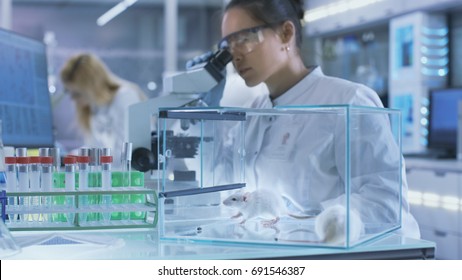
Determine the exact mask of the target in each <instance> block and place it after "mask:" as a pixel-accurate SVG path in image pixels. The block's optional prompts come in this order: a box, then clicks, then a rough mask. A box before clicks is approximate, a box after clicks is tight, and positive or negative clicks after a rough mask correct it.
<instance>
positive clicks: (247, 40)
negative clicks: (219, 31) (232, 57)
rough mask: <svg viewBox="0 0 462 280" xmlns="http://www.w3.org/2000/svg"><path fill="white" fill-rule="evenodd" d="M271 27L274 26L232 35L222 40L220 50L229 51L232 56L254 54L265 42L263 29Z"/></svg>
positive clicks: (253, 28) (249, 29)
mask: <svg viewBox="0 0 462 280" xmlns="http://www.w3.org/2000/svg"><path fill="white" fill-rule="evenodd" d="M271 26H273V25H272V24H264V25H259V26H255V27H251V28H246V29H242V30H239V31H237V32H234V33H231V34H229V35H228V36H226V37H224V38H223V39H221V41H220V42H219V43H218V48H219V49H227V50H228V51H230V52H231V54H234V53H235V52H238V53H240V54H243V55H244V54H248V53H250V52H252V51H253V50H254V49H255V47H256V46H257V45H258V44H260V43H261V42H263V38H264V37H263V32H262V31H263V29H265V28H270V27H271Z"/></svg>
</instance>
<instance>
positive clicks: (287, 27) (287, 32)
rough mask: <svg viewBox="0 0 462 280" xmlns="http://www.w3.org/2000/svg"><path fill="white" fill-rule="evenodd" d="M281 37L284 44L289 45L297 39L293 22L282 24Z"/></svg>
mask: <svg viewBox="0 0 462 280" xmlns="http://www.w3.org/2000/svg"><path fill="white" fill-rule="evenodd" d="M280 36H281V40H282V43H283V44H289V43H290V41H291V40H292V39H294V38H295V26H294V24H293V22H291V21H290V20H287V21H285V22H284V23H283V24H282V26H281V32H280Z"/></svg>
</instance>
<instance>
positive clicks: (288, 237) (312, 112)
mask: <svg viewBox="0 0 462 280" xmlns="http://www.w3.org/2000/svg"><path fill="white" fill-rule="evenodd" d="M400 117H401V114H400V111H399V110H391V109H384V108H367V107H355V106H351V105H335V106H296V107H289V106H287V107H276V108H272V109H264V110H262V109H244V108H210V109H207V108H171V109H168V108H164V109H161V111H160V113H159V118H160V121H159V124H160V127H159V136H158V138H159V140H158V141H159V143H160V146H159V147H160V148H159V161H160V162H161V163H162V170H161V171H162V172H161V178H160V184H159V190H158V193H159V213H160V216H159V227H158V228H159V235H160V237H161V239H166V240H172V239H173V240H188V241H190V240H191V241H211V242H215V241H222V242H232V243H247V244H267V245H268V244H270V245H296V246H315V247H342V248H349V247H353V246H356V245H358V244H361V243H363V242H366V241H369V240H372V239H375V238H378V237H381V236H384V235H385V234H387V233H389V232H393V231H395V230H397V229H399V228H400V227H401V223H402V216H401V202H402V197H401V195H402V190H401V188H402V186H401V174H402V173H401V169H402V164H401V153H400V145H401V142H400V140H401V138H400V132H401V128H400ZM183 120H185V121H188V123H189V124H190V126H189V128H188V129H186V130H184V129H182V128H181V127H180V126H179V125H178V123H181V121H183ZM263 124H267V125H268V127H269V129H268V131H267V132H266V133H267V135H265V137H263V136H261V137H259V136H257V135H255V131H256V129H252V128H255V126H256V125H263ZM284 124H286V125H284ZM287 124H291V125H289V126H288V125H287ZM395 125H396V126H395ZM377 127H379V128H380V129H379V131H377V130H376V129H377ZM390 127H391V128H390ZM326 128H327V129H326ZM371 129H374V130H375V132H374V133H371ZM172 130H173V132H172ZM317 132H319V133H317ZM313 133H316V138H315V139H313V137H312V135H313ZM181 135H182V136H185V135H187V136H188V137H197V139H198V140H199V141H198V143H197V146H192V147H191V149H192V150H194V151H195V152H194V153H191V155H192V156H191V157H188V158H184V157H183V156H184V153H182V152H177V150H178V149H179V150H180V151H181V149H182V148H183V147H182V146H177V145H172V144H171V143H175V142H176V140H174V138H175V137H177V136H181ZM230 136H232V137H230ZM265 139H275V142H274V143H275V144H274V145H272V146H265V145H264V143H263V142H264V141H265ZM278 139H280V141H277V140H278ZM295 139H313V140H314V141H304V142H303V146H300V145H296V142H294V141H296V140H295ZM384 141H386V144H383V147H382V148H383V149H384V150H383V151H382V152H384V153H385V150H386V163H382V162H380V161H377V160H376V159H374V162H376V161H377V163H375V164H373V163H371V162H366V160H365V158H364V157H365V153H364V148H365V145H364V144H365V143H366V145H377V143H383V142H384ZM169 143H170V144H169ZM326 143H332V144H331V145H332V146H330V145H327V146H326ZM309 150H316V151H317V152H316V154H314V155H310V153H308V151H309ZM334 150H335V151H334ZM382 152H380V153H382ZM307 153H308V154H307ZM177 155H181V156H179V157H178V156H177ZM324 158H325V159H324ZM334 158H335V163H332V162H331V163H329V165H330V164H335V166H337V168H336V170H337V171H338V173H337V174H331V173H329V174H326V173H325V172H323V170H322V169H323V168H321V167H320V164H322V165H323V166H324V165H325V164H327V162H329V160H328V159H334ZM284 159H285V161H284ZM258 160H260V162H259V164H258V165H255V162H256V161H258ZM294 162H296V163H297V168H294V166H293V163H294ZM379 162H380V163H379ZM259 169H264V172H265V174H266V175H265V176H258V174H262V173H258V172H259ZM329 170H330V169H329ZM260 171H261V170H260ZM304 176H307V177H304ZM375 177H377V178H376V179H377V180H379V181H380V180H382V179H383V180H386V182H387V184H386V186H385V185H382V184H380V187H379V186H378V187H379V188H384V189H383V194H386V195H384V197H377V198H376V199H378V200H383V204H384V205H386V207H385V208H384V209H381V210H378V209H377V208H376V207H377V204H376V203H369V202H367V201H369V199H370V198H369V197H368V198H366V199H364V197H361V193H362V192H363V191H366V192H367V191H368V190H371V189H368V190H365V189H366V188H369V186H366V185H367V182H369V181H370V182H373V181H374V180H375ZM300 182H303V183H300ZM374 182H375V181H374ZM380 182H381V181H380ZM358 184H359V185H360V186H361V190H359V189H358V188H360V187H359V186H358ZM363 184H365V185H364V186H363ZM269 187H271V189H272V190H273V191H274V193H276V194H277V195H280V196H281V198H282V199H283V201H284V203H285V206H286V207H287V211H274V213H285V212H288V213H291V214H294V216H305V217H310V216H312V215H315V216H316V218H307V219H299V218H294V217H293V216H292V215H282V216H281V217H274V216H273V217H269V221H272V223H271V224H267V223H266V222H268V217H267V213H268V212H270V213H272V212H271V211H267V210H268V207H274V206H273V205H268V204H261V206H256V207H253V208H252V207H251V209H254V210H252V211H257V213H251V214H252V215H250V216H251V217H254V218H253V219H249V220H247V221H244V222H243V223H242V221H241V220H238V219H233V218H232V216H233V215H234V214H236V213H235V212H233V211H232V209H230V208H229V207H225V206H224V205H222V203H221V202H222V200H223V199H225V198H226V197H229V195H230V194H234V193H237V194H238V195H237V196H236V197H245V194H246V193H248V192H249V193H251V192H253V191H254V190H259V189H263V190H265V188H269ZM324 190H331V191H328V192H324ZM371 191H372V190H371ZM332 192H335V193H336V195H334V196H332ZM268 201H271V200H270V199H269V200H268ZM358 202H361V203H358ZM243 203H246V202H245V201H244V202H243ZM248 203H250V201H248ZM256 203H257V204H258V203H259V202H256ZM321 203H325V204H323V206H321ZM380 204H382V203H381V202H380ZM265 205H266V206H265ZM353 206H354V207H355V208H353ZM259 207H262V208H261V212H258V211H260V210H258V209H259ZM265 207H266V208H265ZM255 209H256V210H255ZM325 209H331V210H332V211H326V212H325V211H324V210H325ZM276 210H277V209H276ZM358 211H360V212H361V213H362V216H361V217H360V216H359V214H358ZM319 213H324V214H322V215H319V216H317V215H318V214H319ZM364 215H365V216H364ZM359 217H360V220H359V222H358V218H359ZM321 220H322V221H321ZM274 221H275V222H274ZM331 234H332V235H331Z"/></svg>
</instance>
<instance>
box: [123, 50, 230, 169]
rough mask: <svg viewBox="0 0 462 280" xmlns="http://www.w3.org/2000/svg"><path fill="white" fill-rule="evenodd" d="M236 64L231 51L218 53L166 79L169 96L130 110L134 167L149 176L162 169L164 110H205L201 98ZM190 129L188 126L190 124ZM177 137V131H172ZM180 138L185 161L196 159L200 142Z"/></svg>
mask: <svg viewBox="0 0 462 280" xmlns="http://www.w3.org/2000/svg"><path fill="white" fill-rule="evenodd" d="M231 60H232V56H231V53H230V52H229V51H227V50H217V51H215V52H214V53H213V54H212V55H211V56H210V58H209V59H208V60H207V61H205V62H203V63H200V64H197V65H195V66H193V67H192V68H190V69H188V70H186V71H184V72H181V73H177V74H174V75H170V76H167V77H165V78H164V81H163V85H164V92H166V93H167V94H166V95H163V96H160V97H157V98H152V99H149V100H146V101H144V102H141V103H137V104H134V105H131V106H130V107H129V110H128V138H129V139H128V141H129V142H131V143H133V154H132V167H133V168H134V169H136V170H138V171H142V172H147V171H150V170H156V169H157V168H158V155H157V150H158V143H157V142H158V136H157V117H158V113H159V109H160V108H177V107H191V106H195V107H202V106H205V104H204V103H203V102H201V97H200V95H201V94H202V93H205V92H209V91H210V90H211V89H213V88H214V87H215V86H217V85H218V84H219V82H220V81H221V80H223V79H224V78H225V73H224V70H225V68H226V65H227V64H228V63H229V62H230V61H231ZM186 125H187V124H186ZM172 133H173V131H172ZM196 138H197V137H191V136H189V137H188V136H178V137H174V138H170V139H175V141H174V142H175V143H172V142H169V143H167V145H174V146H175V147H180V149H175V150H176V151H181V152H182V153H183V155H184V157H185V158H187V157H194V155H195V152H196V149H197V146H198V143H199V139H196Z"/></svg>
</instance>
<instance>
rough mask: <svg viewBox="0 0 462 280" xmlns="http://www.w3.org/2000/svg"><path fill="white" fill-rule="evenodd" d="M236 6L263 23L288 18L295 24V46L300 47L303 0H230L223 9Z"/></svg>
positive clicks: (277, 21)
mask: <svg viewBox="0 0 462 280" xmlns="http://www.w3.org/2000/svg"><path fill="white" fill-rule="evenodd" d="M236 7H238V8H242V9H245V10H246V11H248V12H249V13H250V14H251V16H253V17H254V18H255V19H256V20H260V21H262V22H263V23H265V24H272V23H279V22H284V21H287V20H290V21H291V22H292V23H293V24H294V25H295V29H296V43H297V46H298V47H299V48H300V47H301V44H302V23H301V21H302V19H303V16H304V13H305V9H304V5H303V0H231V1H230V2H229V3H228V5H227V6H226V8H225V11H227V10H229V9H231V8H236Z"/></svg>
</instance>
